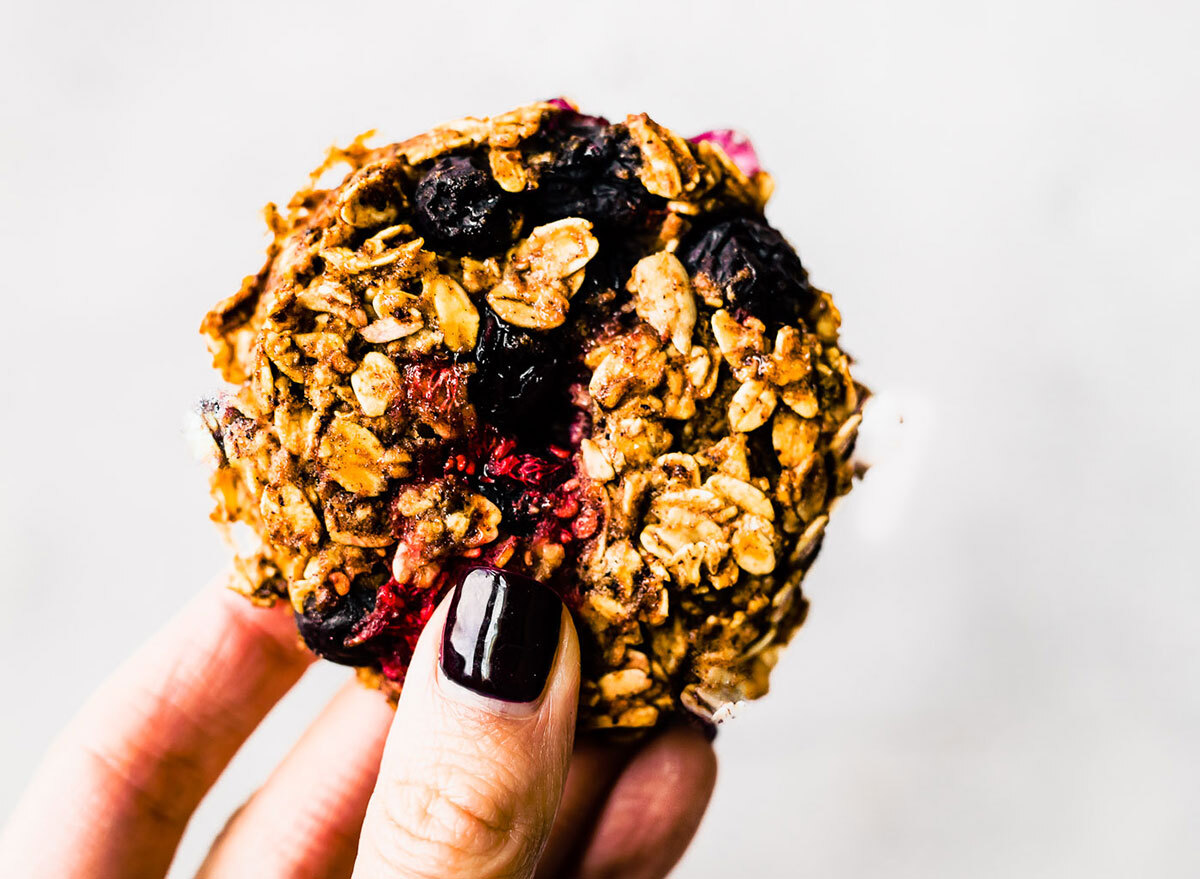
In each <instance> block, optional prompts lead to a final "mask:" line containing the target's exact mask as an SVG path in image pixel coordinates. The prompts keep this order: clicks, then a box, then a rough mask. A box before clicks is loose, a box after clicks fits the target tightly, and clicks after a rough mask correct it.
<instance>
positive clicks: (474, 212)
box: [413, 156, 520, 255]
mask: <svg viewBox="0 0 1200 879" xmlns="http://www.w3.org/2000/svg"><path fill="white" fill-rule="evenodd" d="M413 220H414V225H415V226H416V228H417V231H418V232H420V233H421V235H422V236H424V238H425V240H426V241H427V242H428V244H429V245H430V247H431V248H433V249H435V250H442V251H446V252H448V253H452V254H456V255H462V254H483V255H491V254H494V253H497V252H499V251H503V250H505V249H506V248H507V247H508V246H509V245H510V244H512V242H513V238H514V236H515V233H516V231H517V228H518V226H519V225H520V220H519V217H518V215H517V213H516V210H515V208H514V204H513V199H512V197H511V196H510V195H509V194H508V193H506V192H504V190H502V189H501V188H500V187H499V186H498V185H497V183H496V181H495V180H493V179H492V175H491V174H489V173H488V171H487V170H486V169H485V168H483V167H482V166H481V165H480V163H479V161H478V160H477V159H475V158H474V157H471V156H447V157H444V158H441V159H438V160H437V161H436V162H434V164H433V167H432V168H430V169H429V171H428V172H426V174H425V176H424V177H422V178H421V180H420V181H419V182H418V183H417V189H416V194H415V197H414V211H413Z"/></svg>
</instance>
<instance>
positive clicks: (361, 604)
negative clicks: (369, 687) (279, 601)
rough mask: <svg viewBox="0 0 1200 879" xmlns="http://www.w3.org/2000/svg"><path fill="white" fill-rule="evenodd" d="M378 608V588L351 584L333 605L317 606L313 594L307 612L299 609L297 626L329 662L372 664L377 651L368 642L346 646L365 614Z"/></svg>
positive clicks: (308, 641) (307, 641) (302, 636)
mask: <svg viewBox="0 0 1200 879" xmlns="http://www.w3.org/2000/svg"><path fill="white" fill-rule="evenodd" d="M374 609H375V590H374V589H373V588H370V587H367V586H365V585H361V586H360V585H358V584H357V583H356V584H354V585H352V586H351V588H350V591H349V592H348V593H346V594H345V595H343V596H340V597H339V598H338V599H337V603H336V604H334V605H333V606H332V607H325V608H322V609H320V610H318V609H317V608H316V606H315V605H314V602H313V601H312V598H311V596H310V598H309V601H308V602H307V603H306V606H305V610H304V613H297V614H296V615H295V616H296V628H297V629H299V630H300V637H301V638H303V639H304V643H305V644H307V645H308V647H309V649H310V650H312V651H313V652H314V653H316V654H317V655H318V656H323V657H324V658H325V659H328V660H329V661H330V662H336V663H339V664H341V665H356V666H358V665H372V664H374V662H375V661H376V657H375V654H374V652H373V651H372V650H371V649H370V648H369V647H368V645H367V644H357V645H354V646H353V647H347V646H346V641H347V640H348V639H349V638H350V637H351V635H353V633H354V630H355V628H356V627H357V626H358V624H359V623H360V622H361V621H362V619H363V617H365V616H366V615H367V614H369V613H370V612H371V611H372V610H374Z"/></svg>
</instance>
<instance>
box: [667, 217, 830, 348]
mask: <svg viewBox="0 0 1200 879" xmlns="http://www.w3.org/2000/svg"><path fill="white" fill-rule="evenodd" d="M678 255H679V258H680V259H681V260H682V261H683V264H684V265H685V266H686V267H687V269H688V271H689V272H691V273H692V274H693V275H702V276H704V277H705V278H706V279H707V280H708V281H709V282H710V283H711V284H712V285H713V286H715V287H717V288H718V289H720V290H721V291H722V293H723V294H724V296H725V301H726V302H727V303H728V305H729V307H730V308H731V309H732V310H734V311H741V312H744V313H747V314H751V315H753V316H754V317H757V318H758V319H759V320H761V321H763V322H764V323H766V324H767V325H768V326H780V325H782V324H795V323H797V322H799V321H800V320H801V319H802V318H803V316H804V315H805V314H807V313H808V311H809V309H810V308H811V307H812V304H813V292H812V288H811V287H810V286H809V284H808V272H807V271H805V269H804V266H803V265H802V264H801V262H800V257H799V256H797V254H796V251H795V250H793V249H792V246H791V245H790V244H788V243H787V240H786V239H785V238H784V237H783V236H782V235H780V234H779V232H778V231H776V230H775V229H773V228H771V226H769V225H768V224H767V222H766V221H765V220H763V219H761V218H759V217H733V218H728V219H723V220H720V221H718V222H716V223H714V224H711V225H703V226H699V227H697V228H696V229H693V230H692V231H691V232H690V233H689V234H688V235H687V236H686V237H685V238H684V240H683V241H682V242H680V245H679V253H678Z"/></svg>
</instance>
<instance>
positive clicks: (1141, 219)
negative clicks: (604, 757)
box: [0, 0, 1200, 879]
mask: <svg viewBox="0 0 1200 879" xmlns="http://www.w3.org/2000/svg"><path fill="white" fill-rule="evenodd" d="M3 18H4V25H3V26H2V27H0V76H2V80H3V82H4V87H3V89H0V205H2V206H3V210H2V211H0V260H2V265H3V271H2V272H0V288H2V290H3V299H2V302H3V341H2V343H0V413H2V414H0V424H2V429H0V461H3V467H2V468H0V558H2V559H3V562H4V565H3V574H2V576H0V668H2V669H3V676H4V677H3V681H4V694H5V707H4V709H3V710H2V711H0V754H3V757H2V758H0V817H2V816H3V815H5V814H7V812H8V810H9V809H10V808H11V805H12V804H13V802H14V801H15V799H16V797H17V795H18V792H19V790H20V788H21V787H22V786H23V785H24V783H25V781H26V780H27V778H28V777H29V774H30V772H31V771H32V768H33V766H34V764H35V762H36V760H37V759H38V757H39V756H40V754H41V752H42V751H43V749H44V747H45V745H46V743H47V741H48V739H49V737H50V736H51V735H53V733H54V732H55V731H56V730H57V729H58V728H59V727H60V726H61V724H62V723H63V722H64V721H65V720H66V718H67V717H68V716H69V714H70V713H71V712H73V711H74V709H75V708H76V706H77V705H78V704H79V703H80V702H81V701H82V699H83V698H84V695H85V694H86V693H87V692H88V691H89V690H90V688H91V687H92V686H93V685H94V684H95V683H96V682H97V681H98V680H99V679H100V678H101V677H102V676H103V675H104V674H105V673H106V672H107V671H109V670H110V669H111V668H112V667H113V666H114V665H115V664H116V663H117V662H118V661H119V660H120V658H121V657H122V656H123V655H125V654H126V653H127V652H128V651H129V650H130V649H131V648H132V646H133V644H134V643H135V642H138V641H140V640H141V639H142V638H143V637H144V636H145V635H146V634H147V633H148V632H150V631H151V630H152V629H154V628H155V627H156V626H157V625H158V624H159V623H160V622H161V621H163V620H164V619H166V617H167V616H168V615H169V614H170V613H171V612H172V611H173V610H174V609H175V608H176V607H178V606H179V605H180V604H182V603H183V601H184V599H185V597H186V596H187V595H189V594H190V593H191V592H192V591H194V590H195V589H196V588H198V586H199V585H200V584H201V583H202V582H203V581H204V580H206V579H207V578H208V577H209V576H210V575H211V574H212V573H213V572H215V571H218V570H219V569H220V568H221V566H222V565H223V563H224V560H225V558H226V553H225V550H224V548H223V546H222V545H221V543H220V542H219V541H218V539H217V537H216V535H215V534H214V532H213V531H212V529H211V528H210V527H209V525H208V524H207V522H206V520H205V515H206V513H207V510H208V506H209V504H208V500H207V496H206V492H205V481H204V475H203V473H202V472H201V471H200V470H199V469H197V467H196V466H195V465H194V464H193V463H192V462H191V460H190V458H189V454H188V450H187V446H186V443H185V440H184V436H183V431H182V423H183V419H184V415H185V413H186V412H187V411H188V409H189V406H190V405H191V404H192V402H193V401H194V400H195V399H197V398H198V397H199V396H200V395H202V394H203V393H205V392H206V391H208V390H210V389H211V388H212V387H213V384H214V374H213V373H212V372H210V370H209V368H208V363H207V357H206V354H205V352H204V348H203V345H202V343H201V340H200V338H199V336H198V335H197V333H196V327H197V325H198V323H199V320H200V317H201V315H202V314H203V312H204V311H205V310H206V309H207V308H208V307H209V306H210V305H211V304H212V303H214V302H215V301H216V300H217V299H218V298H219V297H221V296H224V295H226V294H227V293H229V292H230V291H232V290H234V289H235V288H236V287H237V285H238V283H239V281H240V279H241V277H242V275H244V274H247V273H249V272H252V271H254V270H256V269H257V267H258V265H259V261H260V254H261V251H262V248H263V247H264V246H265V236H264V227H263V225H262V223H261V221H260V219H259V217H258V213H257V212H258V210H259V208H260V207H261V206H262V204H263V203H265V202H266V201H268V200H271V199H277V200H281V199H282V200H286V198H287V197H288V195H290V193H291V192H292V191H293V190H294V189H295V187H296V186H297V185H299V184H300V183H301V182H302V181H303V179H304V175H305V174H306V172H307V170H308V169H309V168H310V167H312V166H313V165H315V164H316V163H317V162H318V161H319V160H320V158H321V156H322V154H323V151H324V149H325V147H326V146H328V145H329V144H330V143H332V142H334V141H339V142H346V141H348V140H349V138H350V137H351V136H353V135H354V134H355V133H357V132H359V131H361V130H363V129H367V128H371V127H378V128H380V129H381V133H382V134H383V135H384V136H388V137H392V138H399V137H403V136H406V135H408V134H411V133H415V132H417V131H420V130H423V129H425V128H426V127H428V126H429V125H431V124H433V123H436V122H438V121H441V120H444V119H447V118H451V117H454V116H459V115H464V114H467V113H488V112H498V111H502V110H504V109H507V108H509V107H510V106H512V105H515V104H517V103H520V102H523V101H525V100H529V99H536V98H540V97H548V96H552V95H556V94H566V95H569V96H571V97H573V98H574V99H575V100H577V101H578V102H580V103H581V104H582V105H583V106H584V107H585V108H586V109H587V110H590V111H593V112H600V113H605V114H609V115H611V116H617V117H619V116H621V115H623V114H624V113H626V112H635V111H640V110H642V109H646V110H649V111H650V112H652V113H653V114H654V115H655V116H656V117H657V118H659V119H660V120H661V121H662V122H664V123H666V124H668V125H670V126H672V127H674V128H677V129H678V130H680V131H683V132H693V131H702V130H704V129H707V128H710V127H713V126H719V125H724V124H730V123H734V124H737V125H739V126H741V127H743V128H745V129H746V130H748V131H749V132H751V134H752V135H753V137H754V140H755V142H756V144H757V145H758V147H759V150H760V152H761V155H762V158H763V160H764V162H765V164H766V165H767V167H769V168H770V169H771V170H772V171H773V172H774V173H775V176H776V179H777V182H778V189H777V193H776V197H775V199H774V201H773V203H772V205H771V207H770V209H769V214H770V216H771V218H772V219H773V221H774V222H775V223H776V224H778V225H779V226H780V227H781V228H782V229H784V230H785V232H786V233H787V234H788V235H789V236H790V237H791V239H792V240H793V241H794V242H796V243H797V244H798V246H799V248H800V251H801V255H802V256H803V257H804V260H805V262H806V264H807V265H808V266H809V268H810V270H811V272H812V276H813V279H814V281H815V282H816V283H817V284H819V285H821V286H823V287H827V288H829V289H831V290H832V291H834V293H835V294H836V297H837V302H838V304H839V305H840V307H841V309H842V312H843V315H844V318H845V322H844V327H845V333H844V340H845V343H846V345H847V346H848V348H849V349H850V350H851V351H853V352H854V353H855V354H856V356H857V357H858V359H859V361H860V371H861V375H862V377H863V378H864V379H866V380H867V381H869V382H870V383H871V384H873V385H874V386H875V387H876V388H877V389H878V390H879V391H880V392H881V393H880V395H879V398H878V400H877V407H876V410H875V411H874V413H872V414H871V415H869V416H868V417H869V418H870V419H871V422H872V423H871V425H870V428H871V430H870V434H871V435H869V436H865V437H864V441H863V449H864V452H865V453H866V454H868V455H870V457H871V459H872V460H873V461H874V462H875V465H876V466H875V469H874V470H873V471H872V472H871V473H870V474H869V475H868V477H867V479H866V481H865V482H864V483H863V484H862V485H861V486H860V487H859V488H858V490H857V491H856V492H855V493H854V495H853V496H852V497H851V498H850V499H849V500H848V501H847V502H846V503H845V504H844V505H843V506H842V507H841V508H840V509H839V510H838V511H837V515H835V517H834V523H833V526H832V528H831V530H830V534H829V538H828V540H827V541H826V544H825V550H824V554H823V556H822V558H821V561H820V563H819V564H818V566H817V567H816V569H815V570H814V572H813V575H812V577H811V578H810V580H809V582H808V584H807V591H808V593H809V595H810V597H811V599H812V602H813V608H812V613H811V615H810V617H809V622H808V624H807V626H806V627H805V629H804V630H803V632H802V633H801V634H800V636H799V637H798V638H797V640H796V641H795V642H794V644H793V647H792V649H791V650H790V651H789V652H788V654H787V655H786V658H785V659H784V660H783V662H782V663H781V665H780V666H779V668H778V669H777V671H776V674H775V678H774V686H775V688H776V689H775V692H774V693H773V694H772V695H771V696H769V697H768V698H767V699H766V700H764V701H763V702H761V703H759V704H757V705H755V706H753V707H751V708H749V709H748V710H746V711H744V712H743V713H742V715H741V716H740V717H739V718H738V719H737V720H736V721H735V722H734V723H732V724H729V725H727V726H726V727H725V728H723V730H722V732H721V735H720V737H719V741H718V750H719V751H720V756H721V761H722V768H721V772H722V774H721V778H720V781H719V783H718V788H717V793H716V798H715V800H714V803H713V806H712V809H711V811H710V813H709V816H708V818H707V820H706V822H705V824H704V826H703V827H702V828H701V830H700V834H699V836H698V838H697V840H696V843H695V845H694V847H693V849H692V850H691V852H690V853H689V855H688V856H687V857H686V859H685V861H684V862H683V864H682V865H681V866H680V868H679V869H678V871H677V875H679V876H681V877H718V876H763V877H775V876H780V877H783V876H814V877H880V876H886V877H921V879H928V877H962V876H971V877H976V879H990V877H997V879H999V877H1010V876H1023V877H1042V876H1045V877H1074V876H1086V877H1108V876H1112V877H1125V876H1133V875H1140V876H1156V877H1191V876H1195V875H1197V874H1200V842H1197V840H1198V839H1200V837H1197V836H1196V835H1195V834H1194V833H1193V832H1192V831H1194V830H1195V823H1196V817H1197V815H1200V793H1198V792H1200V760H1198V757H1197V745H1196V743H1197V740H1198V739H1200V655H1198V653H1200V651H1198V647H1197V642H1198V638H1197V628H1198V623H1197V619H1198V618H1200V616H1198V615H1200V588H1197V587H1198V586H1200V583H1198V580H1200V578H1198V577H1197V574H1196V562H1195V547H1196V545H1197V537H1196V535H1197V530H1198V528H1197V526H1198V525H1200V521H1198V519H1200V516H1198V515H1197V513H1198V508H1200V504H1198V502H1197V496H1198V493H1200V465H1198V464H1197V451H1196V449H1197V440H1200V436H1198V434H1200V411H1198V404H1197V389H1196V386H1197V381H1198V379H1200V357H1198V355H1197V353H1196V349H1195V343H1194V341H1193V339H1194V337H1195V335H1196V326H1197V324H1198V322H1200V306H1198V305H1197V300H1198V296H1200V289H1198V286H1200V285H1198V283H1197V278H1198V277H1200V264H1198V263H1200V234H1198V233H1200V215H1198V210H1197V204H1200V162H1198V161H1197V156H1200V126H1198V122H1197V118H1198V117H1197V112H1196V108H1197V106H1198V105H1200V62H1197V60H1196V52H1195V46H1196V45H1197V42H1198V41H1200V6H1197V5H1196V4H1194V3H1184V2H1177V3H1173V2H1165V0H1160V2H1146V3H1137V4H1135V3H1132V2H1129V3H1110V2H1087V3H1085V2H1082V0H1048V2H1031V0H1013V2H1007V3H1003V4H996V3H989V4H981V3H966V4H964V3H961V2H952V0H946V2H933V0H917V2H912V3H905V4H896V3H888V2H882V0H881V2H875V3H844V2H839V3H833V2H829V3H816V4H804V3H796V4H790V3H789V4H784V3H778V4H767V3H762V4H751V3H742V4H724V3H721V4H718V3H710V2H689V3H682V2H680V3H666V2H664V3H657V4H656V3H649V2H645V0H641V2H614V3H608V4H596V3H592V4H575V3H564V2H559V3H555V4H551V3H505V4H491V5H486V6H485V5H482V4H481V5H478V6H468V5H458V4H451V3H443V4H436V3H428V4H415V3H399V2H396V3H388V4H382V3H360V4H353V5H343V6H337V5H317V4H313V3H283V2H280V3H278V4H272V5H260V4H255V3H208V4H195V3H192V4H176V3H148V2H147V3H140V4H133V3H115V4H99V3H84V2H82V0H80V2H73V3H65V2H53V0H51V2H41V3H36V4H16V3H11V4H6V5H5V7H4V15H3ZM900 417H903V424H900V423H899V419H900ZM343 676H344V671H343V670H339V669H336V668H332V667H328V666H327V667H323V668H320V669H318V670H317V671H316V672H315V673H314V674H312V675H311V677H310V679H308V680H307V681H306V682H305V683H304V684H303V685H302V686H301V688H300V690H298V691H297V692H296V693H295V695H294V696H293V697H291V698H289V700H288V701H287V702H285V703H284V705H283V706H282V707H281V708H280V709H279V710H278V711H277V712H276V713H275V715H273V716H272V717H271V718H270V719H269V720H268V722H267V724H266V726H265V727H263V729H262V730H261V731H260V734H259V735H258V736H257V737H256V738H255V739H254V740H252V742H251V744H250V745H249V746H248V748H247V749H246V750H245V752H244V753H243V755H242V756H241V757H239V759H238V760H237V762H236V763H235V764H234V768H233V770H232V771H231V773H230V774H229V775H228V777H226V778H225V779H224V780H223V781H222V782H221V783H220V785H219V786H218V788H217V789H216V790H215V792H214V793H213V794H212V796H211V797H210V799H209V801H208V802H207V803H206V804H205V806H204V807H203V808H202V810H201V812H200V814H199V815H198V817H197V820H196V822H195V825H194V827H193V829H192V832H191V833H190V835H189V836H188V837H187V839H186V840H185V842H184V845H183V848H182V850H181V853H180V856H179V861H178V863H177V865H176V866H177V868H178V869H177V871H176V873H177V875H179V876H186V875H190V871H191V870H193V869H194V868H195V865H196V864H197V863H198V862H199V859H200V857H201V853H202V851H203V850H204V848H205V847H206V846H207V842H208V840H209V839H210V838H211V837H212V835H213V834H214V832H215V831H216V830H217V828H218V827H219V826H220V824H221V823H222V822H223V820H224V816H225V815H226V814H228V812H229V811H230V810H231V809H232V808H233V807H234V806H235V804H237V803H239V802H240V801H241V800H242V799H243V798H244V797H245V796H246V795H247V794H248V793H249V792H250V791H251V790H252V789H253V788H254V786H255V785H256V784H257V783H258V782H259V781H261V780H262V779H264V778H265V777H266V774H267V772H268V771H269V768H270V765H271V763H272V761H273V760H274V759H276V758H277V757H278V756H280V755H281V754H282V753H283V752H284V750H285V749H286V748H287V746H288V744H289V743H290V742H291V741H292V740H294V738H295V737H296V736H297V735H298V733H299V731H300V729H301V725H302V723H303V722H304V720H306V719H307V718H310V717H312V716H313V715H315V713H316V711H317V709H318V706H319V704H321V703H322V702H323V700H324V699H325V698H327V696H328V695H329V694H331V693H332V691H333V689H334V687H335V686H336V684H337V682H338V681H340V680H341V679H342V677H343Z"/></svg>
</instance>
